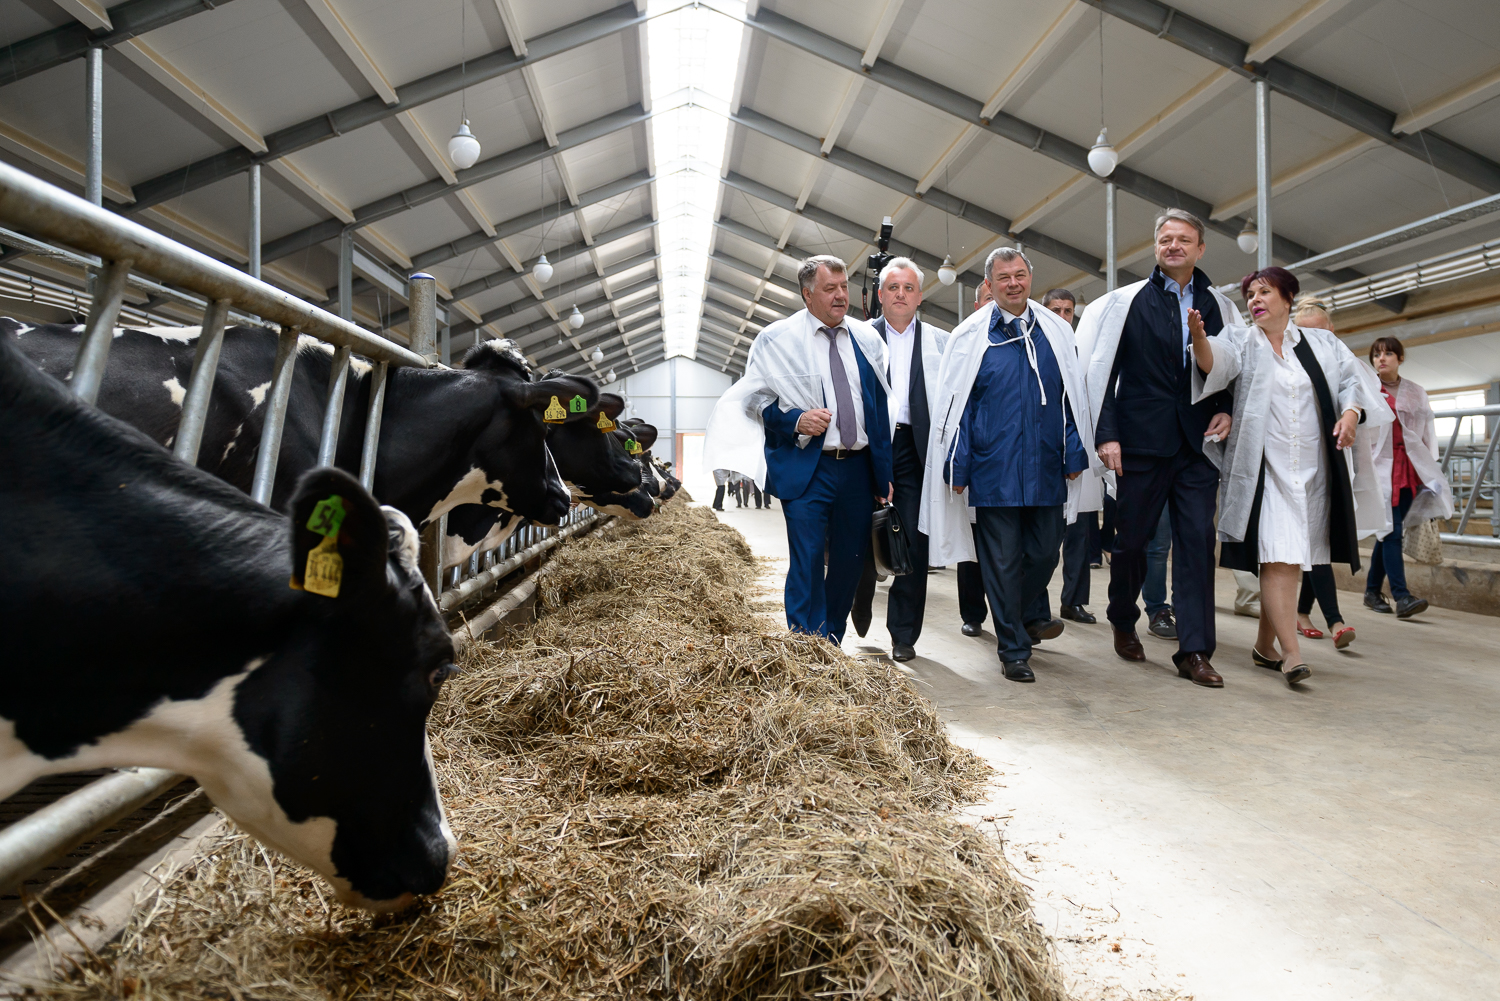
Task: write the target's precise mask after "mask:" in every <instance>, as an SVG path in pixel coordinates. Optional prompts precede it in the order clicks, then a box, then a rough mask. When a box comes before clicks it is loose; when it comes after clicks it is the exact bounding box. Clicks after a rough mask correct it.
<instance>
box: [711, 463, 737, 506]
mask: <svg viewBox="0 0 1500 1001" xmlns="http://www.w3.org/2000/svg"><path fill="white" fill-rule="evenodd" d="M732 476H734V471H733V470H731V469H715V470H714V503H713V509H714V510H715V511H722V510H724V488H725V487H727V486H728V485H729V480H730V477H732Z"/></svg>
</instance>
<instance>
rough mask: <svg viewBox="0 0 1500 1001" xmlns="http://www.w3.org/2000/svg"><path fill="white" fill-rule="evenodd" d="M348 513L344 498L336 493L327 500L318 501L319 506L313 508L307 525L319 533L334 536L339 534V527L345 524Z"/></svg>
mask: <svg viewBox="0 0 1500 1001" xmlns="http://www.w3.org/2000/svg"><path fill="white" fill-rule="evenodd" d="M348 513H349V512H348V511H347V510H345V508H344V498H342V497H340V496H339V495H338V494H334V495H333V496H332V497H329V498H328V499H326V500H320V501H318V504H317V506H316V507H314V508H313V512H312V517H310V518H308V519H307V527H308V529H309V530H310V531H313V532H317V533H318V534H319V535H326V536H328V537H329V538H333V537H335V536H337V535H338V534H339V529H340V528H341V527H343V524H344V516H345V515H347V514H348Z"/></svg>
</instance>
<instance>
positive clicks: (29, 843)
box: [0, 164, 437, 888]
mask: <svg viewBox="0 0 1500 1001" xmlns="http://www.w3.org/2000/svg"><path fill="white" fill-rule="evenodd" d="M0 225H3V226H5V227H9V228H13V229H15V230H17V231H19V233H20V234H21V235H23V236H24V237H25V238H27V239H29V240H40V241H45V242H46V243H47V244H48V245H52V244H60V245H62V246H64V247H67V248H71V249H72V250H73V251H76V252H78V253H80V254H85V255H93V256H94V257H96V258H98V265H99V273H98V275H97V277H96V278H95V282H94V293H93V296H92V301H91V302H90V304H89V309H88V319H87V322H86V323H85V324H84V328H83V335H82V338H81V340H80V342H79V347H78V355H77V358H76V361H75V363H74V367H73V380H72V384H71V385H72V389H73V392H74V393H76V394H77V395H78V396H79V397H80V398H81V399H83V400H86V401H88V402H89V403H93V402H94V401H95V400H96V399H97V397H98V394H99V386H100V384H101V382H102V381H103V377H104V369H105V364H106V362H107V361H108V358H109V349H110V345H111V343H112V341H113V339H114V338H113V331H114V327H115V323H116V320H117V319H118V317H119V315H120V310H121V306H122V304H123V297H124V294H125V289H126V286H127V283H132V282H134V284H136V286H137V287H147V288H151V289H152V290H153V291H155V290H158V289H159V290H162V291H163V292H165V293H167V294H169V295H170V296H172V297H173V298H175V299H176V300H177V301H178V302H182V303H187V304H191V303H194V302H201V303H202V304H204V308H203V329H202V333H201V335H200V336H199V338H198V345H197V352H196V354H195V355H194V358H193V369H192V375H191V377H190V379H189V381H188V387H187V394H186V397H185V398H184V400H183V403H182V417H181V419H180V423H179V425H178V430H177V435H176V438H175V442H174V444H173V448H172V451H173V454H174V455H176V457H177V458H179V459H181V460H182V461H184V462H187V463H190V464H195V463H196V462H197V459H198V446H199V444H200V442H201V441H202V438H203V428H204V423H205V420H206V418H207V414H208V403H209V396H210V394H211V393H212V391H213V383H214V374H215V371H216V370H217V368H218V363H219V353H220V350H221V348H222V347H223V343H224V327H225V323H226V321H227V319H228V318H229V316H230V314H231V311H232V310H235V309H236V308H237V309H238V311H239V312H241V313H242V314H243V315H245V316H247V317H260V318H262V319H264V320H268V321H272V322H275V323H278V324H280V325H281V329H282V333H281V338H280V343H279V344H278V345H277V351H276V361H275V365H274V369H273V377H272V386H271V392H270V394H269V397H268V400H267V413H266V422H265V431H264V434H263V435H262V436H261V443H260V451H259V453H258V454H257V457H256V463H255V478H254V486H253V489H252V491H251V496H252V497H253V498H254V499H255V500H257V501H259V502H260V503H262V504H265V503H269V501H270V499H271V488H272V485H273V484H274V483H275V479H276V460H277V455H278V453H279V452H280V447H281V435H282V429H283V428H284V427H285V423H286V408H287V402H288V400H289V398H290V396H291V390H292V373H293V368H294V366H295V365H296V360H297V350H296V349H297V338H298V337H299V336H300V335H303V334H305V335H307V336H309V337H314V338H316V339H318V340H320V341H323V342H324V343H326V344H330V345H332V346H333V348H334V364H333V371H332V374H331V378H330V383H329V392H328V401H327V405H326V407H325V409H324V413H323V427H322V438H321V441H320V444H319V449H318V456H319V458H318V461H319V463H320V464H322V465H331V464H332V461H333V454H334V448H335V445H336V444H337V440H336V439H337V429H338V426H339V417H340V414H341V412H342V410H343V404H344V391H345V387H346V385H347V383H348V376H349V360H350V357H351V356H352V355H353V354H354V353H356V352H357V353H359V354H360V355H362V356H364V357H366V358H369V359H370V360H371V362H372V363H373V368H372V372H371V375H372V381H371V393H370V409H369V419H368V421H367V422H366V430H365V438H364V447H363V450H362V452H361V459H360V471H359V478H360V482H361V483H363V484H364V486H365V487H366V489H368V488H369V487H370V485H371V483H372V482H373V480H374V476H375V458H376V449H377V446H378V444H379V436H380V416H381V411H382V408H383V406H384V402H385V378H386V373H387V371H388V370H389V367H390V366H391V365H406V366H411V367H413V368H427V367H430V366H432V365H434V364H435V363H436V360H437V354H436V350H435V349H436V328H435V323H434V321H433V316H434V308H433V307H434V302H435V299H434V292H435V288H434V284H435V283H434V282H433V280H432V278H431V277H430V276H427V275H416V276H413V282H412V285H413V297H412V306H413V308H412V330H413V333H414V336H413V339H412V345H413V348H415V350H407V349H406V348H404V347H402V346H400V345H399V344H395V343H393V342H391V341H388V340H385V339H383V338H381V337H379V336H377V335H375V334H372V333H370V332H369V331H366V330H362V329H361V328H359V327H357V326H355V325H354V324H353V323H351V322H349V321H348V320H345V319H341V318H339V317H337V316H334V315H333V314H332V313H329V312H327V311H325V310H322V309H319V308H318V307H316V306H313V305H311V304H310V303H307V302H304V301H303V300H301V299H298V298H296V297H295V296H293V295H291V294H289V293H287V292H283V291H281V290H280V289H278V288H275V287H273V286H271V285H267V284H266V283H265V282H262V281H259V280H257V279H255V278H251V277H250V276H249V275H247V274H245V273H244V272H241V271H238V270H236V269H235V268H232V267H230V266H228V265H226V264H222V263H220V262H219V261H216V260H214V259H213V258H211V257H207V256H205V255H203V254H200V253H198V252H197V251H194V250H191V249H189V248H188V247H185V246H183V245H182V244H180V243H177V242H176V241H174V240H170V239H168V238H166V237H164V236H161V235H160V234H158V233H155V232H152V231H151V230H149V229H147V228H145V227H144V226H141V225H138V224H137V223H134V222H131V221H129V220H128V219H125V218H123V217H121V216H118V215H115V214H114V213H113V212H109V211H107V210H105V209H102V208H99V207H97V206H95V205H92V204H90V203H89V202H87V201H84V200H83V199H81V198H78V197H75V196H74V195H71V194H68V193H67V192H66V191H63V190H61V189H60V188H57V187H54V186H52V185H50V184H47V183H46V182H44V181H40V180H38V179H37V178H35V177H32V176H31V175H29V174H26V173H23V172H22V171H19V170H17V169H15V168H14V167H11V166H9V165H6V164H0ZM8 242H9V241H8ZM140 275H145V276H149V279H150V280H149V281H147V280H143V279H141V278H140V277H139V276H140ZM158 283H166V285H170V286H172V288H171V290H168V289H166V287H165V285H162V284H158ZM183 290H185V292H184V291H183ZM198 297H201V299H200V298H198ZM419 301H420V302H421V303H422V304H423V305H424V306H425V309H419ZM424 320H425V323H424ZM182 778H183V776H181V775H177V774H174V773H173V772H170V771H167V770H165V769H161V768H136V769H126V770H122V771H119V772H115V773H113V774H111V775H107V776H104V777H103V778H100V779H97V780H96V781H94V782H92V783H90V784H88V785H86V786H84V787H83V788H81V789H79V790H77V791H76V792H73V793H70V794H69V795H67V796H64V797H62V798H61V799H58V800H57V801H56V802H54V803H52V804H50V805H49V806H46V807H44V808H43V809H41V810H38V811H37V812H36V813H34V814H32V815H31V816H30V817H27V818H25V819H23V820H20V821H17V822H16V823H14V824H11V825H10V826H9V827H7V828H5V829H4V830H3V831H0V888H6V887H11V886H14V885H16V884H17V883H19V882H21V881H22V880H24V879H25V878H26V877H27V876H29V875H31V874H32V873H34V872H36V871H38V870H39V869H41V868H42V867H44V866H46V865H47V864H48V863H49V862H51V861H52V860H54V859H56V858H58V857H59V856H61V855H63V854H65V853H66V852H67V851H68V850H69V849H70V848H71V847H72V846H73V845H75V844H77V843H78V842H79V841H81V840H83V839H84V838H86V837H88V836H89V835H90V834H92V833H93V832H96V831H99V830H101V829H103V828H105V827H107V826H109V825H110V824H113V823H114V822H115V821H117V820H119V819H120V818H122V817H125V816H127V815H128V814H130V813H132V812H133V811H134V810H136V809H137V808H138V807H140V806H142V805H143V804H145V803H148V802H150V801H151V800H153V799H155V798H156V797H157V796H159V795H160V794H161V793H163V792H165V791H166V790H168V789H170V788H171V787H172V786H174V785H176V784H177V783H178V782H180V781H182Z"/></svg>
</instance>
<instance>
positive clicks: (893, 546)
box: [870, 504, 916, 577]
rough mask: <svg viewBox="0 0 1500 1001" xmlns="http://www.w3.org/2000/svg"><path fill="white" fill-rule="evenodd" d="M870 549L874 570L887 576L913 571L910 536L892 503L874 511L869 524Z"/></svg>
mask: <svg viewBox="0 0 1500 1001" xmlns="http://www.w3.org/2000/svg"><path fill="white" fill-rule="evenodd" d="M870 551H871V552H872V553H874V554H875V571H876V573H879V574H883V575H885V576H887V577H890V576H896V577H900V576H901V575H903V574H909V573H913V572H914V571H915V570H916V567H914V566H912V563H911V545H910V536H908V535H907V533H906V526H905V525H903V524H901V515H900V514H899V513H898V512H897V511H896V508H895V506H894V505H890V504H888V505H886V506H884V507H881V508H878V509H877V510H876V511H875V516H874V518H873V519H872V520H871V524H870Z"/></svg>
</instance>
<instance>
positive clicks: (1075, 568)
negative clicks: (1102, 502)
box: [1026, 511, 1097, 622]
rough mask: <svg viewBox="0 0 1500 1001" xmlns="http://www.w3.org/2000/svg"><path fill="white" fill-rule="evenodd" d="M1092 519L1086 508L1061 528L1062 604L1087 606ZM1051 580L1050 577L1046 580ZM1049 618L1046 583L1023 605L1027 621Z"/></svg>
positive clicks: (1049, 601) (1093, 516)
mask: <svg viewBox="0 0 1500 1001" xmlns="http://www.w3.org/2000/svg"><path fill="white" fill-rule="evenodd" d="M1090 523H1094V524H1095V525H1097V522H1095V513H1094V512H1093V511H1085V512H1083V513H1082V514H1080V515H1079V516H1078V520H1077V521H1075V522H1073V524H1071V525H1068V526H1067V527H1066V528H1064V529H1063V537H1062V568H1063V589H1062V603H1063V604H1064V605H1087V604H1088V603H1089V563H1088V558H1089V556H1088V548H1089V525H1090ZM1048 583H1050V580H1049V581H1048ZM1051 619H1052V600H1051V598H1050V597H1049V596H1048V594H1047V588H1046V585H1043V586H1042V590H1041V593H1040V594H1038V595H1037V596H1036V599H1035V600H1034V601H1033V602H1032V603H1031V604H1030V605H1028V606H1027V608H1026V621H1027V622H1048V621H1051Z"/></svg>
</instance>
